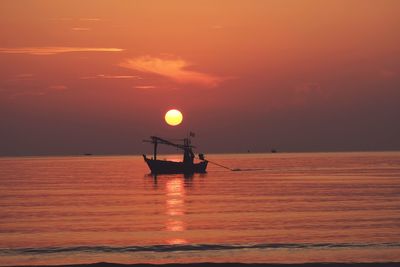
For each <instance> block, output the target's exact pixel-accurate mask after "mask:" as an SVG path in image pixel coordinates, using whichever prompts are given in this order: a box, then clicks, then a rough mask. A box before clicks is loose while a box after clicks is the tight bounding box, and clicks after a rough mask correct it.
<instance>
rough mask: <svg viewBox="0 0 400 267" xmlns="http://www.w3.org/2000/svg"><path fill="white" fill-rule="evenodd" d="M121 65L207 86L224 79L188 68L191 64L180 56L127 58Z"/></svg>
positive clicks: (182, 81) (177, 80) (181, 81)
mask: <svg viewBox="0 0 400 267" xmlns="http://www.w3.org/2000/svg"><path fill="white" fill-rule="evenodd" d="M120 66H121V67H125V68H128V69H133V70H137V71H141V72H146V73H154V74H158V75H161V76H164V77H167V78H169V79H172V80H174V81H176V82H178V83H192V84H198V85H201V86H205V87H215V86H217V85H218V84H219V83H220V82H221V81H222V80H223V79H222V78H220V77H217V76H214V75H211V74H207V73H202V72H199V71H193V70H188V69H187V68H188V67H190V66H191V64H189V63H188V62H187V61H185V60H183V59H180V58H177V59H170V58H159V57H151V56H143V57H137V58H133V59H128V60H125V61H124V62H122V63H121V64H120Z"/></svg>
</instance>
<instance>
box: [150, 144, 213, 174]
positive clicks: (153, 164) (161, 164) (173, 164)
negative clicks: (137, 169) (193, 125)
mask: <svg viewBox="0 0 400 267" xmlns="http://www.w3.org/2000/svg"><path fill="white" fill-rule="evenodd" d="M150 139H151V140H144V142H149V143H152V144H154V155H153V157H152V158H148V157H147V156H146V155H144V154H143V158H144V161H145V162H146V163H147V165H148V166H149V168H150V170H151V173H152V174H170V173H185V174H191V173H205V172H206V168H207V164H208V161H207V160H205V159H204V155H203V154H199V159H200V160H201V161H200V162H198V163H194V158H195V155H194V153H193V150H192V148H194V146H192V145H191V141H190V139H189V138H185V139H183V145H182V144H175V143H172V142H170V141H168V140H165V139H162V138H160V137H157V136H150ZM158 144H163V145H169V146H173V147H176V148H178V149H181V150H183V161H179V162H177V161H169V160H158V159H157V146H158Z"/></svg>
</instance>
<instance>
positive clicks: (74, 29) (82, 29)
mask: <svg viewBox="0 0 400 267" xmlns="http://www.w3.org/2000/svg"><path fill="white" fill-rule="evenodd" d="M72 30H73V31H81V32H84V31H90V30H91V29H90V28H86V27H73V28H72Z"/></svg>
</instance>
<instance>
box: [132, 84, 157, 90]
mask: <svg viewBox="0 0 400 267" xmlns="http://www.w3.org/2000/svg"><path fill="white" fill-rule="evenodd" d="M134 88H136V89H154V88H157V87H156V86H154V85H136V86H134Z"/></svg>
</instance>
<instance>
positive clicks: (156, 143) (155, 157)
mask: <svg viewBox="0 0 400 267" xmlns="http://www.w3.org/2000/svg"><path fill="white" fill-rule="evenodd" d="M153 141H154V160H156V159H157V145H158V142H157V139H153Z"/></svg>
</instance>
